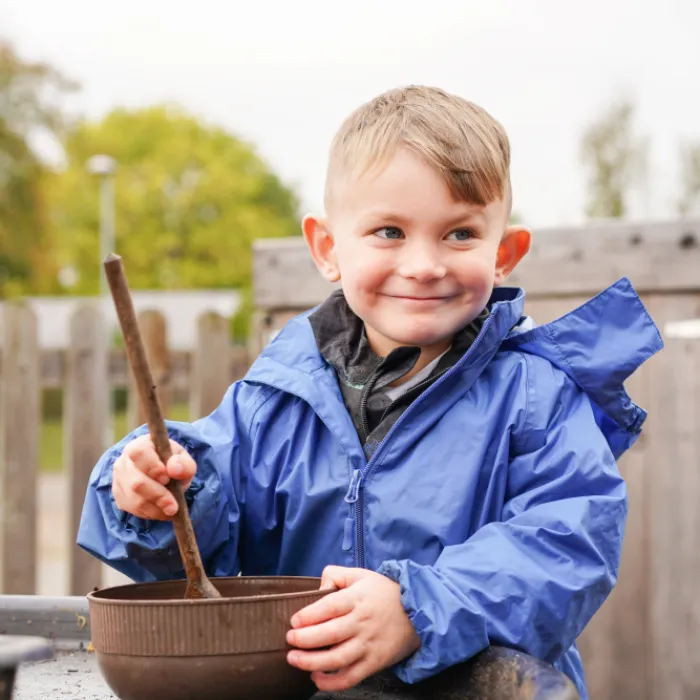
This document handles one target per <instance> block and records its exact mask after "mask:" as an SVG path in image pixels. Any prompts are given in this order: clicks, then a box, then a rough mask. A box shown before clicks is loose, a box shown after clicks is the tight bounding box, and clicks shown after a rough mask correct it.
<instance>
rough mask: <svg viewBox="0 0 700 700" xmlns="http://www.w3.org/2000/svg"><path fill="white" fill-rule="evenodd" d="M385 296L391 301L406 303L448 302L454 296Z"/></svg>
mask: <svg viewBox="0 0 700 700" xmlns="http://www.w3.org/2000/svg"><path fill="white" fill-rule="evenodd" d="M384 296H387V297H389V298H391V299H402V300H406V301H446V300H447V299H451V298H452V297H453V296H454V295H452V294H445V295H440V296H438V295H432V296H416V295H413V294H385V295H384Z"/></svg>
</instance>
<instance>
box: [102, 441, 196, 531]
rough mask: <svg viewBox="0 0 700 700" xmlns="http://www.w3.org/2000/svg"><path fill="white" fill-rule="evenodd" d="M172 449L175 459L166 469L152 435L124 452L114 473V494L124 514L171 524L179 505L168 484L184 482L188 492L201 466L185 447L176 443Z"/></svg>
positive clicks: (116, 464) (171, 443)
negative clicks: (167, 486) (176, 481)
mask: <svg viewBox="0 0 700 700" xmlns="http://www.w3.org/2000/svg"><path fill="white" fill-rule="evenodd" d="M170 449H171V450H172V453H173V455H172V457H171V458H170V459H169V460H168V465H167V468H166V467H165V465H163V463H162V462H161V461H160V458H159V457H158V455H157V454H156V449H155V447H154V446H153V442H152V440H151V436H150V435H142V436H141V437H139V438H136V439H135V440H132V441H131V442H130V443H129V444H128V445H127V446H126V447H125V448H124V451H123V452H122V454H121V456H120V457H119V458H118V459H117V461H116V462H115V463H114V467H113V470H112V493H113V494H114V500H115V502H116V504H117V506H118V507H119V508H121V510H123V511H126V512H127V513H131V514H132V515H136V516H137V517H139V518H144V519H145V520H170V519H171V518H172V517H173V515H175V513H176V512H177V502H176V501H175V497H174V496H173V495H172V494H171V493H170V491H168V489H166V488H165V484H167V483H168V482H169V481H170V479H180V480H181V481H182V488H183V489H187V487H188V486H189V485H190V483H192V479H193V478H194V475H195V472H196V471H197V465H196V464H195V463H194V460H193V459H192V457H190V455H189V454H188V453H187V452H186V451H185V449H184V447H182V446H181V445H178V444H177V443H176V442H173V441H172V440H171V441H170Z"/></svg>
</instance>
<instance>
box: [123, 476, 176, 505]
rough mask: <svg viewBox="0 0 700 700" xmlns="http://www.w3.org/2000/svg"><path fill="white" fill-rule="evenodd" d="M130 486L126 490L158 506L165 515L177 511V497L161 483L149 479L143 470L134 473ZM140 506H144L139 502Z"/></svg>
mask: <svg viewBox="0 0 700 700" xmlns="http://www.w3.org/2000/svg"><path fill="white" fill-rule="evenodd" d="M131 478H132V481H131V484H130V487H129V486H127V488H126V491H127V493H128V491H131V492H132V493H134V494H135V495H136V496H138V497H140V498H141V499H143V500H144V501H147V502H148V503H152V504H153V505H155V506H157V507H158V508H159V509H160V510H161V511H162V512H163V513H164V514H165V515H168V516H170V515H174V514H175V513H176V512H177V502H176V501H175V497H174V496H173V495H172V494H171V493H170V491H168V489H166V488H165V486H161V485H160V484H159V483H157V482H155V481H153V479H149V478H148V477H147V476H145V475H144V474H142V473H141V472H138V471H137V472H136V473H135V474H133V475H132V477H131ZM139 507H142V506H141V504H139Z"/></svg>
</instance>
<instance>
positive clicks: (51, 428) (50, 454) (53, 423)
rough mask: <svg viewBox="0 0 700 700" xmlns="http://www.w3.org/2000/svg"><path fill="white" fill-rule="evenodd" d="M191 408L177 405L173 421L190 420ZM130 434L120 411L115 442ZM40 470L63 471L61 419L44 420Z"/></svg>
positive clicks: (40, 439)
mask: <svg viewBox="0 0 700 700" xmlns="http://www.w3.org/2000/svg"><path fill="white" fill-rule="evenodd" d="M189 415H190V410H189V406H188V405H187V404H186V403H185V404H175V405H173V406H172V407H171V408H170V410H169V411H168V418H170V419H171V420H180V421H182V420H184V421H186V420H189ZM128 432H129V427H128V426H127V415H126V412H125V411H118V412H117V413H116V414H115V416H114V440H113V442H118V441H119V440H121V439H122V438H123V437H124V436H125V435H126V434H127V433H128ZM39 469H40V470H41V471H42V472H60V471H63V420H62V419H61V418H44V420H43V422H42V424H41V435H40V438H39Z"/></svg>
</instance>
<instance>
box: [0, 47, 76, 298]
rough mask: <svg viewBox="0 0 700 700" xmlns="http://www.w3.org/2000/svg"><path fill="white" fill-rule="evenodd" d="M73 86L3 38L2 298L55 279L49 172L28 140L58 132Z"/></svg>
mask: <svg viewBox="0 0 700 700" xmlns="http://www.w3.org/2000/svg"><path fill="white" fill-rule="evenodd" d="M73 88H74V85H73V84H71V83H69V82H68V81H66V80H65V79H64V78H63V77H62V76H61V75H59V74H58V73H57V72H56V71H54V70H53V69H52V68H51V67H49V66H47V65H45V64H42V63H29V62H26V61H23V60H22V59H21V58H20V57H19V56H18V55H17V54H16V53H15V51H14V49H13V48H12V46H10V45H9V44H7V43H4V42H2V41H0V298H6V297H11V296H16V295H18V294H21V293H25V292H29V291H31V292H40V291H48V290H50V289H51V288H52V286H53V284H54V280H55V272H54V266H53V260H52V257H51V250H50V249H51V245H50V240H49V238H48V232H47V225H46V203H45V197H44V191H45V190H44V185H45V176H46V173H45V168H44V166H43V164H42V163H41V162H40V161H39V160H38V158H37V157H36V155H35V154H34V152H33V151H32V149H31V148H30V146H29V142H30V139H31V138H32V137H33V136H34V135H36V134H37V133H43V134H49V135H51V136H53V137H60V134H61V133H62V130H63V128H64V126H65V120H64V117H63V115H62V112H61V109H60V107H59V103H60V98H61V96H62V95H64V94H65V93H66V92H68V91H69V90H71V89H73Z"/></svg>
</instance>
